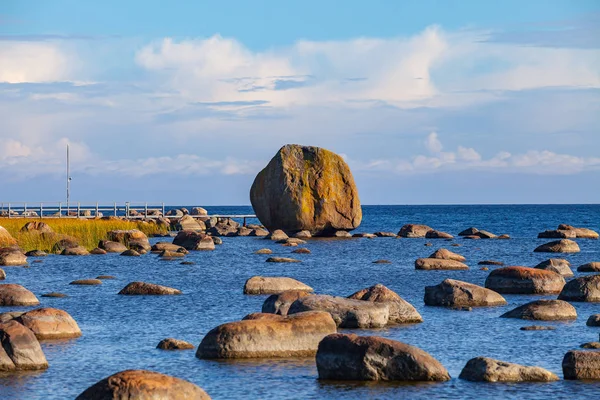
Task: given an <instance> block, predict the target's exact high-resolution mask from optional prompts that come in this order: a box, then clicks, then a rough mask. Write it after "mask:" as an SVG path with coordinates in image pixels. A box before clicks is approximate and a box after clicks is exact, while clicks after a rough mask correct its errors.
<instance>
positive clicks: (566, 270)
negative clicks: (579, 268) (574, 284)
mask: <svg viewBox="0 0 600 400" xmlns="http://www.w3.org/2000/svg"><path fill="white" fill-rule="evenodd" d="M570 265H571V264H570V263H569V262H568V261H567V260H564V259H561V258H550V259H549V260H546V261H542V262H541V263H539V264H538V265H536V266H535V267H534V268H537V269H545V270H546V271H552V272H556V273H557V274H560V275H562V276H566V277H571V276H573V271H571V268H570Z"/></svg>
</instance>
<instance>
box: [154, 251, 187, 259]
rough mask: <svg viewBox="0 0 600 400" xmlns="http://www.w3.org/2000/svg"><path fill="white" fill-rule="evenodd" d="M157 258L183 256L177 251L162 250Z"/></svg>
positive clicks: (183, 255)
mask: <svg viewBox="0 0 600 400" xmlns="http://www.w3.org/2000/svg"><path fill="white" fill-rule="evenodd" d="M158 256H159V257H161V258H181V257H185V254H183V253H180V252H178V251H169V250H163V251H162V252H161V253H160V254H159V255H158Z"/></svg>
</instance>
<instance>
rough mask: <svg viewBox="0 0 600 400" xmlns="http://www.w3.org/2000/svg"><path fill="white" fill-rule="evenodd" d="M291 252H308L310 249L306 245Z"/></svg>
mask: <svg viewBox="0 0 600 400" xmlns="http://www.w3.org/2000/svg"><path fill="white" fill-rule="evenodd" d="M292 253H294V254H310V250H309V249H307V248H306V247H302V248H299V249H296V250H294V251H292Z"/></svg>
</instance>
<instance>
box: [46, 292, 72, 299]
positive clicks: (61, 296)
mask: <svg viewBox="0 0 600 400" xmlns="http://www.w3.org/2000/svg"><path fill="white" fill-rule="evenodd" d="M42 297H56V298H63V297H69V296H67V295H66V294H64V293H59V292H50V293H45V294H43V295H42Z"/></svg>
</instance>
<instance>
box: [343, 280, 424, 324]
mask: <svg viewBox="0 0 600 400" xmlns="http://www.w3.org/2000/svg"><path fill="white" fill-rule="evenodd" d="M348 298H349V299H356V300H363V301H370V302H373V303H383V304H387V305H388V306H389V319H388V324H411V323H418V322H423V317H421V314H419V312H418V311H417V310H416V309H415V308H414V307H413V306H412V305H411V304H410V303H409V302H407V301H406V300H404V299H403V298H402V297H400V296H399V295H398V294H397V293H396V292H394V291H393V290H390V289H388V288H387V287H385V286H384V285H382V284H379V283H378V284H376V285H374V286H371V287H368V288H366V289H362V290H359V291H358V292H356V293H354V294H352V295H350V296H348Z"/></svg>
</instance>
